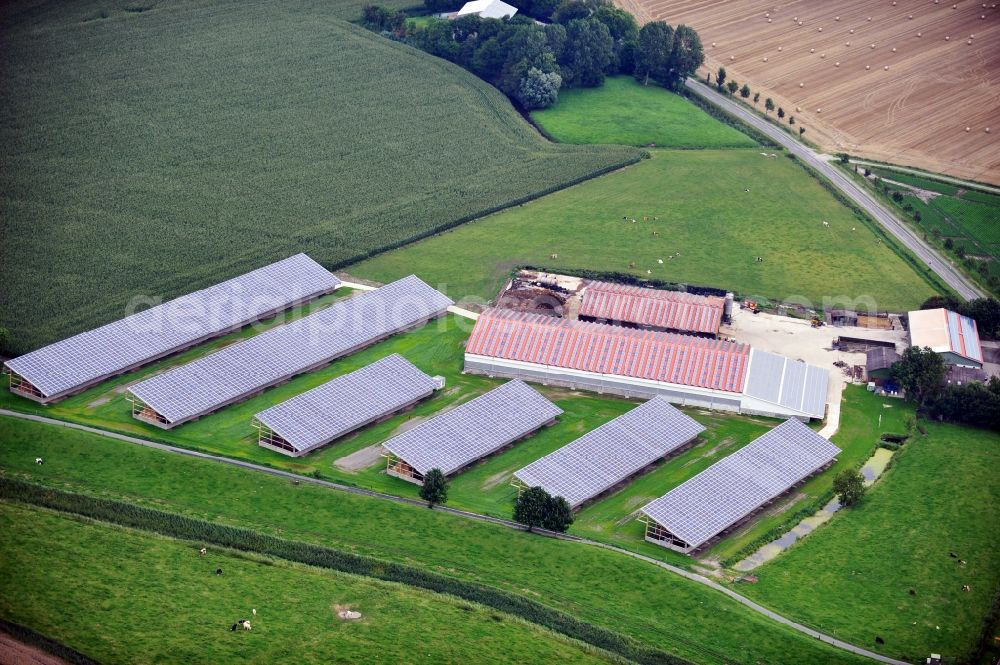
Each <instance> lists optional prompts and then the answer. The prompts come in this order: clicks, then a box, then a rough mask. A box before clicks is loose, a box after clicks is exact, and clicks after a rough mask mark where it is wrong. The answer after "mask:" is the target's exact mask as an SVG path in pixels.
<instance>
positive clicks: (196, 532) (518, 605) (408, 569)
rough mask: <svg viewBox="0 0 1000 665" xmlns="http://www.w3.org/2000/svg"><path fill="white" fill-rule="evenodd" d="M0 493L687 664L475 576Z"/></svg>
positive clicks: (12, 489) (119, 508) (78, 502)
mask: <svg viewBox="0 0 1000 665" xmlns="http://www.w3.org/2000/svg"><path fill="white" fill-rule="evenodd" d="M0 499H7V500H13V501H20V502H22V503H29V504H33V505H36V506H43V507H45V508H50V509H52V510H58V511H62V512H67V513H73V514H76V515H82V516H84V517H89V518H91V519H95V520H100V521H103V522H110V523H112V524H117V525H120V526H124V527H128V528H132V529H140V530H144V531H151V532H154V533H159V534H161V535H164V536H169V537H171V538H179V539H181V540H190V541H195V542H199V543H210V544H213V545H217V546H221V547H228V548H230V549H234V550H238V551H241V552H253V553H256V554H261V555H264V556H271V557H275V558H279V559H285V560H288V561H295V562H298V563H304V564H306V565H310V566H316V567H319V568H328V569H331V570H338V571H341V572H345V573H349V574H352V575H361V576H365V577H372V578H375V579H380V580H385V581H389V582H398V583H400V584H407V585H410V586H414V587H418V588H421V589H427V590H429V591H434V592H437V593H445V594H449V595H452V596H456V597H458V598H462V599H464V600H468V601H470V602H473V603H479V604H481V605H485V606H487V607H491V608H493V609H495V610H498V611H500V612H506V613H508V614H513V615H515V616H518V617H521V618H523V619H525V620H526V621H529V622H531V623H535V624H538V625H540V626H544V627H546V628H548V629H550V630H552V631H555V632H557V633H562V634H563V635H566V636H568V637H570V638H572V639H576V640H580V641H581V642H586V643H587V644H591V645H593V646H596V647H598V648H600V649H605V650H607V651H610V652H612V653H615V654H618V655H620V656H621V657H623V658H626V659H628V660H632V661H635V662H637V663H648V664H650V665H660V664H663V665H689V662H688V661H686V660H684V659H682V658H678V657H677V656H674V655H672V654H669V653H667V652H665V651H661V650H659V649H654V648H651V647H647V646H645V645H643V644H640V643H639V642H636V641H635V640H634V639H632V638H630V637H627V636H625V635H620V634H618V633H615V632H613V631H610V630H608V629H606V628H602V627H600V626H595V625H593V624H589V623H586V622H584V621H580V620H579V619H577V618H575V617H573V616H570V615H569V614H566V613H564V612H560V611H559V610H555V609H552V608H550V607H547V606H545V605H543V604H541V603H539V602H537V601H534V600H531V599H529V598H525V597H523V596H519V595H517V594H513V593H510V592H507V591H503V590H500V589H496V588H493V587H490V586H487V585H485V584H479V583H477V582H467V581H464V580H458V579H454V578H451V577H447V576H445V575H440V574H438V573H434V572H430V571H427V570H422V569H419V568H415V567H412V566H408V565H404V564H398V563H393V562H389V561H382V560H380V559H376V558H375V557H370V556H362V555H358V554H351V553H348V552H343V551H340V550H335V549H332V548H329V547H323V546H320V545H313V544H310V543H302V542H297V541H291V540H284V539H282V538H277V537H275V536H271V535H267V534H262V533H259V532H257V531H251V530H250V529H243V528H239V527H232V526H226V525H223V524H214V523H212V522H206V521H203V520H197V519H193V518H190V517H184V516H182V515H177V514H174V513H167V512H163V511H160V510H154V509H152V508H144V507H142V506H136V505H133V504H130V503H125V502H123V501H114V500H111V499H101V498H97V497H92V496H87V495H84V494H76V493H74V492H64V491H61V490H55V489H50V488H47V487H42V486H40V485H35V484H33V483H27V482H23V481H19V480H14V479H11V478H2V477H0Z"/></svg>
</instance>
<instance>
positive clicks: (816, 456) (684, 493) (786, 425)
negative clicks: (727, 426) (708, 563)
mask: <svg viewBox="0 0 1000 665" xmlns="http://www.w3.org/2000/svg"><path fill="white" fill-rule="evenodd" d="M839 452H840V449H839V448H837V447H836V446H835V445H833V444H832V443H830V442H829V441H827V440H826V439H824V438H823V437H821V436H820V435H819V434H817V433H816V432H814V431H812V430H811V429H809V428H808V427H807V426H805V425H804V424H802V423H801V422H799V421H797V420H786V421H785V422H783V423H782V424H780V425H778V426H777V427H775V428H774V429H772V430H771V431H770V432H768V433H767V434H764V435H763V436H761V437H759V438H757V439H755V440H754V441H751V442H750V443H748V444H747V445H746V446H744V447H743V448H741V449H740V450H738V451H736V452H735V453H733V454H732V455H729V456H728V457H725V458H723V459H721V460H719V461H718V462H716V463H715V464H713V465H712V466H710V467H708V468H707V469H705V470H704V471H702V472H701V473H699V474H698V475H696V476H694V477H693V478H691V479H690V480H688V481H686V482H684V483H682V484H681V485H679V486H677V487H675V488H674V489H672V490H670V491H669V492H667V493H666V494H664V495H663V496H661V497H660V498H659V499H656V500H655V501H652V502H651V503H648V504H646V506H644V507H643V508H642V509H641V512H642V515H643V517H642V518H641V519H642V521H643V522H645V524H646V540H648V541H649V542H651V543H654V544H656V545H662V546H663V547H667V548H669V549H672V550H676V551H678V552H683V553H685V554H689V553H691V552H693V551H695V550H697V549H699V548H701V547H704V546H705V545H706V544H707V543H708V542H709V541H711V540H712V539H714V538H715V537H717V536H718V535H719V534H721V533H722V532H724V531H726V530H727V529H730V528H732V527H733V526H735V525H737V524H739V523H740V522H742V521H743V520H745V519H746V518H747V517H749V516H750V515H752V514H753V513H754V512H756V511H758V510H759V509H761V508H762V507H764V506H766V505H767V504H769V503H770V502H771V501H773V500H774V499H776V498H777V497H779V496H781V495H782V494H784V493H785V492H787V491H788V490H790V489H791V488H792V487H794V486H795V485H797V484H799V483H800V482H802V481H803V480H805V479H806V478H808V477H809V476H811V475H813V474H814V473H816V472H817V471H819V470H820V469H822V468H824V467H826V466H827V465H828V464H830V463H831V462H832V461H833V460H834V458H835V457H836V456H837V453H839Z"/></svg>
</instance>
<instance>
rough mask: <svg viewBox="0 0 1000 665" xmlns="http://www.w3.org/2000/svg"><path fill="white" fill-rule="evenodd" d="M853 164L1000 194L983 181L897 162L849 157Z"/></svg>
mask: <svg viewBox="0 0 1000 665" xmlns="http://www.w3.org/2000/svg"><path fill="white" fill-rule="evenodd" d="M848 161H849V162H850V163H851V164H858V165H859V166H874V167H875V168H877V169H884V170H886V171H895V172H897V173H907V174H909V175H915V176H919V177H921V178H926V179H927V180H932V181H935V182H943V183H946V184H949V185H958V186H959V187H964V188H965V189H975V190H977V191H981V192H986V193H987V194H998V195H1000V187H994V186H993V185H989V184H986V183H982V182H976V181H974V180H963V179H962V178H954V177H952V176H950V175H944V174H941V173H928V172H927V171H921V170H920V169H914V168H910V167H909V166H898V165H896V164H883V163H881V162H870V161H868V160H866V159H855V158H853V157H850V158H848Z"/></svg>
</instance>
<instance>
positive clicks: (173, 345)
mask: <svg viewBox="0 0 1000 665" xmlns="http://www.w3.org/2000/svg"><path fill="white" fill-rule="evenodd" d="M338 286H340V280H338V279H337V278H336V277H334V276H333V275H331V274H330V273H329V272H327V271H326V269H324V268H323V266H321V265H319V264H318V263H316V262H315V261H313V260H312V259H311V258H309V257H308V256H306V255H305V254H296V255H294V256H290V257H289V258H287V259H284V260H282V261H278V262H276V263H272V264H271V265H268V266H264V267H263V268H258V269H257V270H253V271H251V272H248V273H246V274H244V275H240V276H239V277H234V278H233V279H230V280H227V281H225V282H222V283H220V284H216V285H215V286H210V287H208V288H206V289H202V290H200V291H195V292H193V293H189V294H187V295H185V296H181V297H180V298H175V299H174V300H171V301H169V302H165V303H163V304H162V305H157V306H156V307H150V308H149V309H145V310H143V311H141V312H137V313H135V314H132V315H131V316H127V317H125V318H124V319H120V320H118V321H115V322H113V323H109V324H107V325H104V326H101V327H100V328H95V329H93V330H88V331H86V332H82V333H80V334H78V335H74V336H73V337H69V338H67V339H64V340H61V341H59V342H56V343H55V344H50V345H48V346H45V347H42V348H40V349H37V350H35V351H32V352H31V353H26V354H24V355H23V356H19V357H17V358H14V359H12V360H8V361H6V362H5V363H4V365H5V367H6V370H7V371H8V372H9V373H10V389H11V391H12V392H15V393H17V394H18V395H21V396H23V397H27V398H29V399H33V400H35V401H37V402H41V403H42V404H48V403H50V402H54V401H57V400H60V399H62V398H64V397H67V396H69V395H72V394H74V393H78V392H80V391H82V390H85V389H87V388H88V387H90V386H93V385H95V384H97V383H99V382H101V381H103V380H105V379H108V378H110V377H112V376H116V375H118V374H123V373H125V372H129V371H132V370H134V369H137V368H139V367H142V366H143V365H147V364H149V363H151V362H153V361H154V360H157V359H159V358H163V357H165V356H169V355H171V354H174V353H177V352H179V351H182V350H184V349H186V348H188V347H191V346H194V345H195V344H199V343H201V342H204V341H206V340H209V339H212V338H213V337H219V336H220V335H224V334H226V333H228V332H231V331H233V330H238V329H239V328H242V327H243V326H245V325H248V324H250V323H253V322H254V321H258V320H260V319H265V318H267V317H269V316H273V315H274V314H276V313H278V312H281V311H283V310H285V309H288V308H289V307H293V306H294V305H297V304H301V303H303V302H306V301H309V300H312V299H313V298H316V297H318V296H321V295H323V294H326V293H329V292H331V291H333V290H334V289H336V288H337V287H338Z"/></svg>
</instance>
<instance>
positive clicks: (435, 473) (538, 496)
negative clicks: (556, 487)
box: [420, 469, 573, 533]
mask: <svg viewBox="0 0 1000 665" xmlns="http://www.w3.org/2000/svg"><path fill="white" fill-rule="evenodd" d="M420 498H421V499H423V500H424V501H426V502H427V507H428V508H432V509H433V508H434V506H436V505H438V504H442V503H445V502H446V501H448V481H447V480H446V479H445V477H444V474H443V473H441V470H440V469H431V470H430V471H428V472H427V473H426V474H425V475H424V484H423V485H421V486H420ZM514 521H516V522H520V523H521V524H524V525H525V526H527V527H528V531H531V530H532V529H536V528H539V527H541V528H543V529H548V530H549V531H558V532H560V533H563V532H565V531H566V529H568V528H569V527H570V525H571V524H572V523H573V511H572V510H571V509H570V506H569V503H568V502H567V501H566V499H564V498H562V497H561V496H550V495H549V493H548V492H546V491H545V490H544V489H542V488H541V487H531V488H528V489H526V490H524V491H523V492H521V493H520V494H518V496H517V501H516V502H515V503H514Z"/></svg>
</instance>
